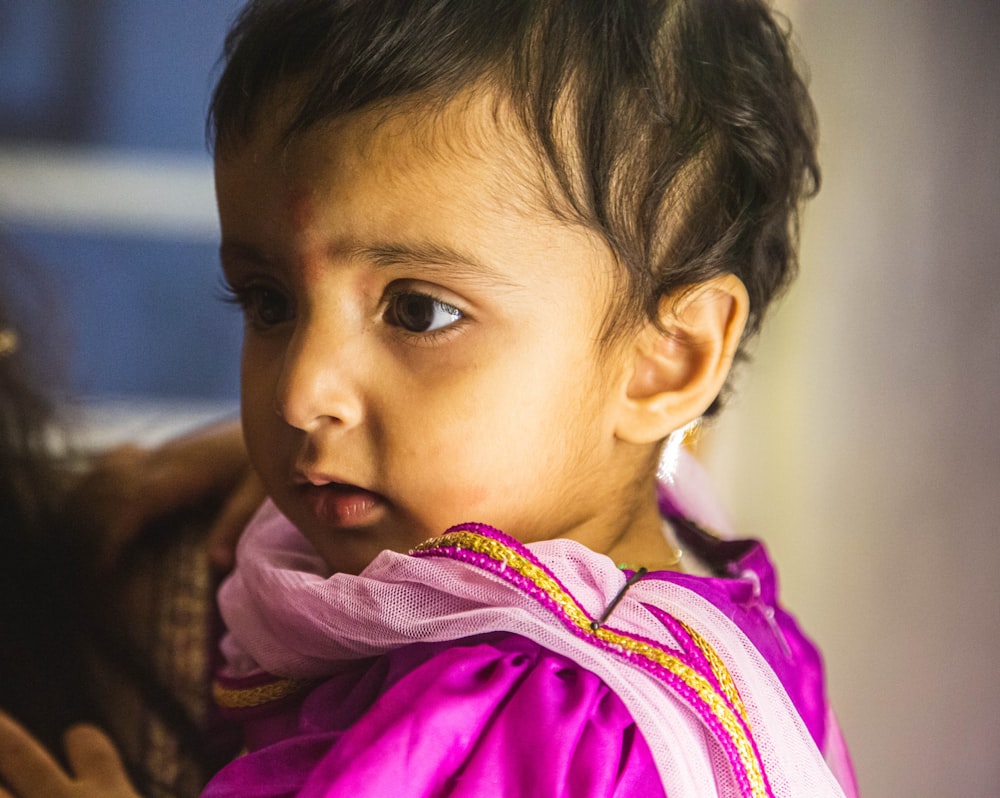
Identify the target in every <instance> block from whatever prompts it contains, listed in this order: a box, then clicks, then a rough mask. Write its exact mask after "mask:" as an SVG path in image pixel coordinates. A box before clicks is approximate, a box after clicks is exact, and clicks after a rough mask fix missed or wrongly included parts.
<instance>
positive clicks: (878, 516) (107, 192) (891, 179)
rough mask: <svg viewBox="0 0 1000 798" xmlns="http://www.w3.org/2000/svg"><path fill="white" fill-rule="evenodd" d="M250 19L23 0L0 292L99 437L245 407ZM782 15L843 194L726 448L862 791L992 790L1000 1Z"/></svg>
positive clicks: (714, 462) (814, 225)
mask: <svg viewBox="0 0 1000 798" xmlns="http://www.w3.org/2000/svg"><path fill="white" fill-rule="evenodd" d="M237 5H238V2H237V0H176V1H175V2H168V3H164V2H159V1H158V0H118V1H114V0H101V1H100V2H98V1H97V0H95V1H94V2H77V1H76V0H3V2H0V231H2V232H0V238H2V241H3V243H2V246H3V248H4V259H3V266H2V267H0V268H2V271H0V286H2V289H0V290H3V291H4V295H3V299H4V302H5V304H14V305H16V306H17V307H19V308H21V309H22V311H23V315H24V319H23V323H24V324H25V325H26V326H28V327H34V328H37V331H38V332H39V333H41V334H43V335H44V336H45V338H46V339H47V340H49V341H50V342H52V347H51V351H50V352H48V353H47V354H48V355H49V357H50V362H52V363H53V364H54V366H55V370H54V372H53V375H54V376H53V385H54V386H55V385H58V386H61V387H60V390H61V391H62V393H63V395H64V396H66V397H67V398H72V399H73V403H74V407H76V406H82V408H83V410H82V411H79V410H75V411H74V412H78V413H81V415H79V424H80V429H81V430H83V435H84V437H85V438H87V439H88V440H90V441H91V442H95V441H96V445H101V444H102V443H106V442H108V441H110V440H111V439H115V438H120V437H123V436H124V437H135V436H140V437H147V438H148V437H150V435H151V434H160V433H162V431H163V430H164V429H172V428H176V427H181V426H185V425H187V424H190V423H193V421H195V420H200V419H202V418H205V417H208V416H214V415H218V414H225V413H230V412H233V410H234V409H235V406H236V401H237V389H238V387H237V383H238V376H237V372H238V365H237V358H238V355H237V352H238V348H239V328H240V324H239V320H238V317H237V315H236V313H235V312H233V311H232V310H231V309H230V308H229V307H227V306H224V305H223V304H222V303H221V302H220V301H219V299H218V297H219V294H220V292H219V290H218V276H217V270H216V247H217V234H216V223H215V211H214V200H213V198H212V183H211V165H210V160H209V158H208V156H207V154H206V148H205V136H204V114H205V109H206V107H207V101H208V95H209V92H210V88H211V84H212V76H213V68H214V65H215V62H216V58H217V56H218V53H219V50H220V48H221V43H222V38H223V35H224V31H225V28H226V26H227V23H228V21H229V20H230V19H231V17H232V15H233V13H234V11H235V8H236V6H237ZM778 5H779V7H780V8H782V9H783V10H785V11H786V13H787V14H788V15H789V16H790V18H791V19H792V22H793V25H794V28H795V30H796V31H797V38H798V40H799V43H800V46H801V49H802V52H803V54H804V58H805V61H806V62H807V63H808V65H809V69H810V72H811V85H812V88H813V94H814V98H815V101H816V104H817V106H818V109H819V114H820V123H821V158H822V163H823V167H824V184H823V189H822V191H821V192H820V195H819V197H818V198H817V199H816V200H815V201H814V202H813V203H812V205H811V206H810V208H809V209H808V211H807V214H806V218H805V226H804V231H803V249H802V258H801V262H802V269H801V277H800V280H799V282H798V283H797V285H796V286H795V287H794V288H793V290H792V292H791V293H790V294H789V296H788V297H787V299H786V300H785V301H784V302H783V303H782V304H781V306H780V307H779V308H778V310H777V312H776V313H775V315H774V316H773V317H772V318H771V320H770V324H769V325H768V326H766V327H765V333H764V336H763V338H762V339H761V341H760V342H759V345H758V346H757V347H756V353H755V362H754V364H753V365H752V366H751V367H750V368H748V369H745V371H744V373H743V374H742V375H741V378H740V379H739V380H738V388H739V390H738V391H737V394H736V395H735V396H734V398H733V400H732V402H731V404H730V407H729V409H728V410H727V412H726V413H724V414H723V417H722V419H721V421H720V422H718V423H717V424H716V425H715V426H714V427H713V428H712V429H711V430H710V431H709V432H708V434H707V435H706V436H705V439H704V443H703V455H704V458H705V460H706V462H707V464H708V466H709V469H710V470H711V471H712V472H713V473H714V475H715V476H716V478H717V481H718V483H719V486H720V490H721V492H722V494H723V496H724V498H725V501H726V503H727V504H728V507H729V510H730V514H731V515H732V516H733V517H734V519H735V522H736V525H737V527H738V528H739V529H741V531H742V532H744V533H745V534H749V535H755V536H759V537H762V538H764V539H765V540H766V541H767V542H768V544H769V546H770V548H771V549H772V552H773V554H774V555H775V557H776V559H777V560H778V563H779V566H780V568H781V572H782V575H783V590H784V594H785V599H786V602H787V603H788V604H789V605H790V606H791V607H793V608H794V609H795V611H796V612H797V614H798V615H799V616H800V619H801V620H802V621H803V623H804V624H805V626H806V627H807V628H808V629H809V630H810V631H811V632H812V634H813V635H814V636H815V637H816V638H817V639H818V641H819V642H820V644H821V646H822V648H823V649H824V651H825V652H826V658H827V663H828V670H829V678H830V689H831V693H832V695H833V699H834V702H835V704H836V706H837V708H838V711H839V714H840V717H841V721H842V725H843V726H844V730H845V733H846V734H847V737H848V741H849V743H850V745H851V748H852V751H853V754H854V757H855V760H856V763H857V766H858V771H859V777H860V782H861V788H862V794H863V795H864V796H868V797H869V798H895V797H896V796H928V798H929V797H930V796H951V795H962V796H983V797H984V798H987V797H989V796H992V797H993V798H995V796H998V795H1000V700H998V699H997V697H996V695H995V688H994V684H995V682H996V678H997V676H998V674H1000V668H998V665H997V662H998V660H1000V589H998V588H997V584H996V582H997V578H996V576H995V574H996V572H997V566H998V564H1000V535H998V534H997V530H998V523H997V519H998V517H1000V421H998V419H997V418H996V416H997V412H998V410H1000V399H998V397H1000V262H998V261H1000V81H998V80H997V76H998V75H1000V46H998V42H1000V11H998V9H997V7H996V4H994V3H993V2H990V1H989V0H980V2H955V3H949V4H943V3H931V2H929V1H927V0H909V2H906V3H902V2H898V0H841V1H840V2H832V0H786V1H785V2H782V3H779V4H778ZM81 402H82V405H81Z"/></svg>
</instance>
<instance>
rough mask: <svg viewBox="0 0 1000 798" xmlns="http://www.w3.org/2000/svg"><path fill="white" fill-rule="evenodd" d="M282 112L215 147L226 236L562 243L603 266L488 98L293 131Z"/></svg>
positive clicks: (503, 260)
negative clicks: (242, 136) (238, 138)
mask: <svg viewBox="0 0 1000 798" xmlns="http://www.w3.org/2000/svg"><path fill="white" fill-rule="evenodd" d="M287 118H288V113H287V112H284V111H283V109H282V107H281V105H280V104H279V103H271V108H269V109H265V113H264V114H262V116H261V119H262V122H261V123H260V124H259V125H258V126H257V128H256V129H255V130H254V132H253V133H252V134H251V136H250V137H249V139H248V140H246V141H244V142H241V143H239V144H236V145H231V146H227V147H226V148H224V149H221V150H220V151H219V152H217V156H216V182H217V190H218V194H219V207H220V216H221V219H222V227H223V236H224V238H227V237H232V236H234V235H235V236H237V237H241V238H242V237H244V236H247V235H250V236H254V237H256V239H257V240H267V241H270V242H277V241H281V240H286V239H287V237H288V234H289V231H293V232H297V233H300V234H301V235H300V236H299V237H300V238H302V237H304V236H306V234H308V235H309V236H312V237H313V238H314V239H315V238H316V237H317V236H318V237H319V239H321V240H319V241H316V242H315V243H319V244H322V246H324V247H328V248H329V247H331V246H335V245H337V244H342V245H343V246H344V247H346V248H349V247H351V246H361V247H362V248H363V247H365V246H371V245H372V244H373V243H375V242H378V243H382V242H394V243H399V244H401V245H403V248H404V249H405V247H406V245H408V244H414V245H420V246H421V247H422V248H423V249H424V250H426V249H428V246H427V245H430V248H431V249H432V248H433V247H434V246H435V245H443V246H442V247H441V248H442V249H446V248H447V249H452V250H455V249H461V250H465V251H471V252H475V253H477V257H478V258H479V259H480V260H484V259H485V260H488V261H492V262H493V263H495V264H498V265H500V266H502V265H504V264H510V263H511V262H513V261H517V260H520V261H523V260H525V259H526V258H529V257H530V259H532V260H535V261H536V262H538V259H539V258H541V259H542V260H544V258H545V257H546V256H547V255H550V254H555V253H556V252H558V251H559V250H560V249H564V248H565V247H567V246H568V245H569V246H570V248H571V249H572V250H574V251H575V252H576V255H577V256H578V257H579V256H585V257H583V259H582V260H583V262H580V263H578V264H577V266H576V269H577V270H578V271H579V272H580V273H582V274H589V275H590V276H591V277H593V276H594V275H598V274H605V275H610V274H613V263H612V262H613V258H611V256H610V251H609V250H608V248H607V247H606V245H605V244H604V241H603V239H601V238H600V237H599V236H597V235H596V234H594V233H593V232H592V231H590V230H589V229H587V228H585V227H583V226H582V225H579V224H575V223H570V222H568V221H567V220H566V217H565V216H564V215H561V214H560V213H558V212H557V211H555V210H553V203H552V202H551V200H550V190H549V188H550V181H549V180H548V178H547V174H546V171H545V168H544V166H543V164H542V161H541V159H540V158H539V157H538V156H537V155H536V153H535V151H534V148H533V147H532V146H531V144H530V142H529V138H528V136H527V135H525V134H524V133H523V131H522V130H521V128H520V126H519V124H518V123H517V121H516V120H515V117H514V115H513V114H512V113H510V112H509V110H508V109H507V106H506V105H505V103H504V102H502V101H501V100H498V99H497V98H496V97H495V96H493V95H491V94H488V93H485V92H478V93H467V94H465V95H461V96H459V97H457V98H455V99H453V100H451V101H450V102H448V103H446V104H432V103H423V104H421V103H420V102H419V101H417V100H412V101H407V102H405V103H400V104H397V105H395V106H382V107H376V108H372V109H368V110H365V111H362V112H357V113H352V114H350V115H347V116H344V117H341V118H337V119H334V120H332V121H329V122H326V123H324V124H321V125H318V126H316V127H314V128H311V129H309V130H307V131H304V132H301V133H297V134H295V135H293V136H286V135H285V130H286V120H287ZM265 207H266V211H265V212H261V211H263V209H264V208H265ZM251 219H253V221H251ZM283 237H284V238H283ZM299 243H301V242H299ZM587 263H590V264H592V268H587ZM542 272H543V273H544V270H542ZM602 282H603V281H602Z"/></svg>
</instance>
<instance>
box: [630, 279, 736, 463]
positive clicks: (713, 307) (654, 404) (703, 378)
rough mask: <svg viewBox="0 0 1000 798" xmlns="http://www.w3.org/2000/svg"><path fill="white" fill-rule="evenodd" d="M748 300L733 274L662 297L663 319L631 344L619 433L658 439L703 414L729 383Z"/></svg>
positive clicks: (636, 440) (637, 439)
mask: <svg viewBox="0 0 1000 798" xmlns="http://www.w3.org/2000/svg"><path fill="white" fill-rule="evenodd" d="M749 307H750V300H749V297H748V296H747V291H746V288H745V287H744V285H743V283H742V282H741V281H740V279H739V278H738V277H736V276H735V275H732V274H727V275H723V276H721V277H716V278H713V279H711V280H708V281H706V282H704V283H700V284H699V285H696V286H693V287H692V288H691V289H690V290H688V291H686V292H684V293H683V294H680V295H678V296H674V297H665V298H664V299H663V300H662V301H661V302H660V318H659V322H660V324H659V326H657V325H655V324H653V323H652V322H650V323H648V324H647V325H646V327H645V328H644V329H643V330H642V332H641V333H640V334H639V335H638V336H637V337H636V338H635V339H634V342H633V344H632V345H631V367H630V369H629V372H628V374H627V377H626V380H625V387H624V402H623V404H622V407H621V414H620V416H619V419H618V424H617V426H616V428H615V434H616V436H617V437H618V438H619V439H620V440H623V441H626V442H629V443H639V444H643V443H654V442H658V441H662V440H663V439H664V438H666V437H667V436H668V435H669V434H670V433H671V432H673V431H674V430H676V429H680V428H681V427H683V426H684V425H685V424H687V423H689V422H691V421H694V419H696V418H698V417H700V416H701V415H702V414H703V413H704V412H705V411H706V410H707V409H708V408H709V406H710V405H711V404H712V402H713V401H715V398H716V397H717V396H718V395H719V391H721V390H722V386H723V385H724V384H725V382H726V377H727V376H728V375H729V369H730V367H731V366H732V363H733V357H734V356H735V355H736V350H737V348H738V346H739V343H740V339H741V337H742V335H743V330H744V328H745V326H746V320H747V312H748V310H749Z"/></svg>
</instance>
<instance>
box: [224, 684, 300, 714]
mask: <svg viewBox="0 0 1000 798" xmlns="http://www.w3.org/2000/svg"><path fill="white" fill-rule="evenodd" d="M309 684H312V682H310V681H307V680H304V679H278V680H276V681H273V682H268V683H267V684H261V685H258V686H256V687H223V686H222V685H221V684H219V683H218V682H213V683H212V698H214V699H215V703H216V704H218V705H219V706H220V707H223V708H224V709H250V708H252V707H259V706H261V705H262V704H269V703H270V702H272V701H279V700H280V699H282V698H287V697H288V696H290V695H294V694H295V693H297V692H299V691H300V690H301V689H302V688H303V687H306V686H307V685H309Z"/></svg>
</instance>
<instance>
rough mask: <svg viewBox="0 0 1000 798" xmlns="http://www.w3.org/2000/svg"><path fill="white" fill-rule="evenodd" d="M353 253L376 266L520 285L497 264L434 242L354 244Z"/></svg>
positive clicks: (351, 251)
mask: <svg viewBox="0 0 1000 798" xmlns="http://www.w3.org/2000/svg"><path fill="white" fill-rule="evenodd" d="M350 254H351V255H352V256H356V257H360V258H363V259H365V260H368V261H370V262H371V263H372V264H373V265H374V266H375V267H376V268H380V269H389V268H392V267H394V266H413V267H416V268H418V269H420V270H421V271H422V272H424V273H426V274H430V275H432V276H434V275H438V274H440V275H441V276H442V277H451V278H458V279H460V280H467V281H469V282H485V283H489V284H493V285H503V286H507V287H509V288H517V287H519V286H520V284H519V283H518V282H517V281H515V280H512V279H511V278H510V276H509V275H507V274H505V273H503V272H501V271H500V270H499V269H497V268H496V267H494V266H490V265H488V264H485V263H483V262H482V261H480V260H479V259H477V258H475V257H473V256H471V255H470V254H468V253H465V252H460V251H459V250H457V249H453V248H451V247H448V246H442V245H440V244H437V243H434V242H420V243H416V244H406V245H405V246H404V245H399V244H376V245H374V246H365V247H354V248H352V249H351V250H350Z"/></svg>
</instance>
